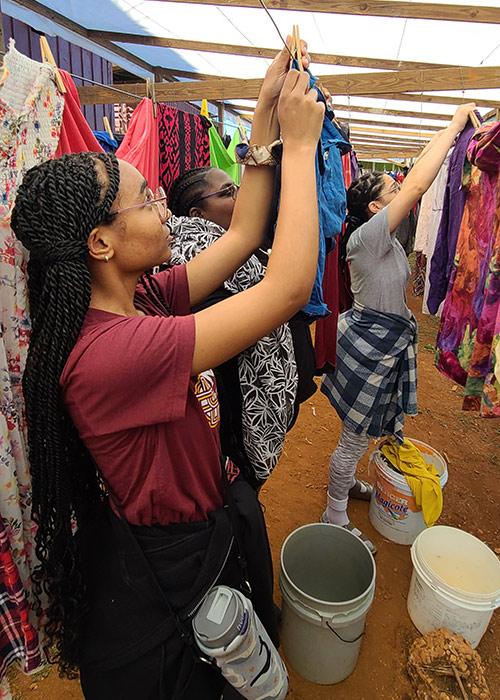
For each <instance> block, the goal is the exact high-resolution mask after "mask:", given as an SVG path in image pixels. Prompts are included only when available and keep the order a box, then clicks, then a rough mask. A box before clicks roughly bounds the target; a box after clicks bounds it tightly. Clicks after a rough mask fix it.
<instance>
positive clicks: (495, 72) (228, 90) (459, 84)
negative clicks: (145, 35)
mask: <svg viewBox="0 0 500 700" xmlns="http://www.w3.org/2000/svg"><path fill="white" fill-rule="evenodd" d="M24 1H26V0H24ZM31 1H32V0H30V2H31ZM321 83H322V84H323V85H324V86H325V87H327V88H328V89H329V90H330V92H331V93H332V94H333V95H364V96H366V94H367V92H368V91H369V93H370V94H379V95H380V94H383V95H384V96H385V98H386V99H394V98H392V97H391V98H389V97H387V95H393V94H398V98H397V99H399V97H400V95H399V93H398V91H399V92H400V93H404V92H406V91H408V90H413V91H415V90H422V91H423V90H431V91H432V90H462V89H463V90H467V89H470V88H473V89H474V88H477V89H480V88H495V87H498V85H499V84H500V67H497V66H488V67H481V68H461V67H459V68H436V69H434V70H427V71H423V70H421V71H419V70H416V71H399V72H387V73H357V74H356V73H348V74H341V75H326V76H321ZM261 85H262V79H261V78H251V79H248V80H244V79H243V80H242V79H239V78H213V79H211V80H205V81H203V82H187V83H168V84H163V85H162V84H160V85H159V86H158V89H157V94H158V99H159V100H165V101H167V102H184V101H189V100H198V99H201V98H202V97H205V98H206V99H208V100H231V99H238V98H240V99H241V98H245V99H255V98H257V96H258V94H259V90H260V87H261ZM127 89H128V91H129V92H133V93H136V92H137V94H139V88H138V87H137V85H129V86H128V88H127ZM140 89H141V90H142V89H143V86H140ZM90 91H92V92H90ZM394 91H396V92H394ZM80 95H81V98H82V100H84V102H83V104H89V102H90V103H91V102H94V103H95V104H104V103H106V102H108V101H111V102H113V101H114V98H113V97H112V95H111V91H110V90H109V89H107V91H106V89H105V88H84V89H82V91H81V92H80ZM142 96H143V95H142ZM417 99H418V96H417ZM467 100H468V101H471V98H467ZM463 101H465V100H463Z"/></svg>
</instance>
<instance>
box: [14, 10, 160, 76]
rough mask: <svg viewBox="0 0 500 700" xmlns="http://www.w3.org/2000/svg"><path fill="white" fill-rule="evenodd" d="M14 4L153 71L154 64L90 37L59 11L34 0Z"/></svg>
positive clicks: (79, 25)
mask: <svg viewBox="0 0 500 700" xmlns="http://www.w3.org/2000/svg"><path fill="white" fill-rule="evenodd" d="M16 4H17V5H21V6H22V7H26V8H27V9H28V10H32V11H33V12H36V13H37V14H38V15H41V16H42V17H47V19H50V20H52V22H55V23H56V24H58V25H59V26H60V27H64V28H65V29H69V30H70V31H72V32H74V33H75V34H78V35H79V36H83V37H84V38H85V39H89V40H90V41H93V42H94V44H98V45H99V46H102V47H103V48H105V49H108V51H112V52H113V53H114V54H115V55H116V56H120V57H121V58H124V59H126V60H127V61H129V62H130V63H133V64H134V65H136V66H138V67H139V68H142V69H143V70H147V71H150V72H151V73H154V66H152V65H151V64H150V63H147V62H146V61H143V60H142V58H138V57H137V56H134V54H132V53H130V52H129V51H125V49H122V48H121V47H120V46H116V44H113V43H112V42H111V41H107V40H106V39H91V38H90V36H89V30H88V29H86V28H85V27H83V26H82V25H81V24H78V23H77V22H73V20H71V19H68V18H67V17H64V15H61V14H59V12H56V11H55V10H51V9H50V8H49V7H46V6H45V5H42V3H40V2H37V1H36V0H16ZM117 63H118V61H117Z"/></svg>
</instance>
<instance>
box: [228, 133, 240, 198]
mask: <svg viewBox="0 0 500 700" xmlns="http://www.w3.org/2000/svg"><path fill="white" fill-rule="evenodd" d="M239 143H241V134H240V131H239V129H235V130H234V133H233V136H232V138H231V142H230V144H229V146H228V147H227V152H228V153H229V156H230V157H231V158H232V159H233V160H234V166H233V167H232V168H231V171H230V172H229V173H228V175H229V176H230V177H231V178H232V180H233V182H235V183H236V184H237V185H239V184H240V182H241V165H239V163H237V162H236V146H237V145H238V144H239Z"/></svg>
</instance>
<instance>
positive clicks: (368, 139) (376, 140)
mask: <svg viewBox="0 0 500 700" xmlns="http://www.w3.org/2000/svg"><path fill="white" fill-rule="evenodd" d="M350 141H351V143H355V144H356V143H371V144H377V145H378V144H382V145H384V144H387V145H388V146H407V147H408V148H413V147H414V148H422V147H423V146H424V145H425V143H426V142H425V141H415V140H414V139H403V138H397V137H395V136H394V137H390V136H384V137H382V136H368V135H367V136H358V135H356V134H351V135H350Z"/></svg>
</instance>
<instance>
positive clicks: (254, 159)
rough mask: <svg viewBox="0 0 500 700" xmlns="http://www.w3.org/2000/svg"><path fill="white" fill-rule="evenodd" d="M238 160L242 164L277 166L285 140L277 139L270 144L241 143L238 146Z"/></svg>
mask: <svg viewBox="0 0 500 700" xmlns="http://www.w3.org/2000/svg"><path fill="white" fill-rule="evenodd" d="M235 152H236V160H237V162H238V163H241V164H242V165H268V166H271V167H273V166H276V165H278V164H279V162H280V161H281V154H282V153H283V141H282V140H281V139H277V140H276V141H273V143H271V144H269V146H257V145H255V144H254V145H252V146H249V145H248V144H247V143H240V144H238V145H237V146H236V151H235Z"/></svg>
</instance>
